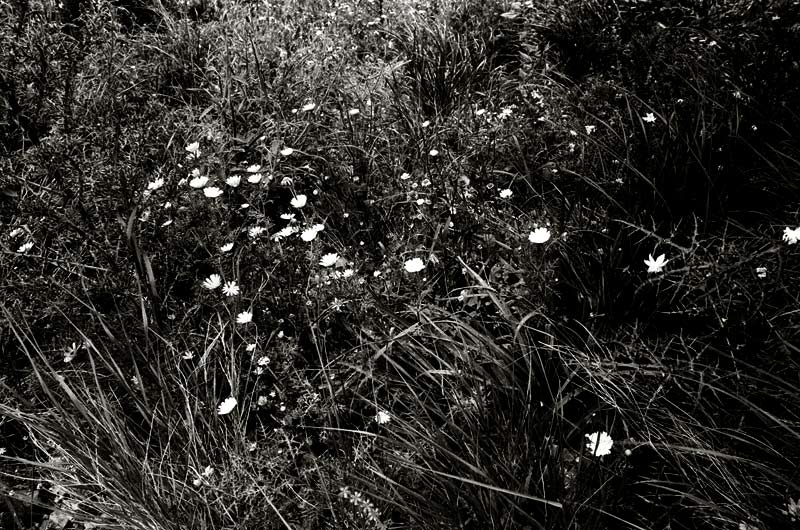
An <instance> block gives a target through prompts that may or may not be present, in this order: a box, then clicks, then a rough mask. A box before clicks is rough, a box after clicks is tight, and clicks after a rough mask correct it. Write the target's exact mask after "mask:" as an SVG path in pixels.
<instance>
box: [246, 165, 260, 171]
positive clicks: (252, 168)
mask: <svg viewBox="0 0 800 530" xmlns="http://www.w3.org/2000/svg"><path fill="white" fill-rule="evenodd" d="M259 171H261V166H260V165H258V164H253V165H252V166H247V172H248V173H258V172H259Z"/></svg>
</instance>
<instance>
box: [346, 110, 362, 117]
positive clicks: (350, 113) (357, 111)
mask: <svg viewBox="0 0 800 530" xmlns="http://www.w3.org/2000/svg"><path fill="white" fill-rule="evenodd" d="M360 113H361V111H360V110H358V109H350V110H348V111H347V114H348V115H349V116H355V115H356V114H360Z"/></svg>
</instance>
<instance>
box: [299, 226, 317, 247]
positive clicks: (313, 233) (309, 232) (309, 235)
mask: <svg viewBox="0 0 800 530" xmlns="http://www.w3.org/2000/svg"><path fill="white" fill-rule="evenodd" d="M317 234H319V230H316V229H315V228H314V227H313V226H312V227H311V228H306V229H305V230H303V233H302V234H300V239H302V240H303V241H305V242H306V243H308V242H309V241H313V240H314V239H316V237H317Z"/></svg>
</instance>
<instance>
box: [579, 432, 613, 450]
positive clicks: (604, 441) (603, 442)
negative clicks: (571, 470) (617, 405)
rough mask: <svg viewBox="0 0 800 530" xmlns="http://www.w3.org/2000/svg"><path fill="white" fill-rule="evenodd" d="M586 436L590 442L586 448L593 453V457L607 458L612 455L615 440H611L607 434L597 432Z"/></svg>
mask: <svg viewBox="0 0 800 530" xmlns="http://www.w3.org/2000/svg"><path fill="white" fill-rule="evenodd" d="M584 436H585V437H586V438H587V439H588V440H589V441H588V442H587V443H586V448H587V449H588V450H589V451H591V452H592V454H593V455H595V456H606V455H608V454H610V453H611V447H612V446H613V445H614V440H612V439H611V437H610V436H609V435H608V433H607V432H605V431H603V432H595V433H592V434H586V435H584Z"/></svg>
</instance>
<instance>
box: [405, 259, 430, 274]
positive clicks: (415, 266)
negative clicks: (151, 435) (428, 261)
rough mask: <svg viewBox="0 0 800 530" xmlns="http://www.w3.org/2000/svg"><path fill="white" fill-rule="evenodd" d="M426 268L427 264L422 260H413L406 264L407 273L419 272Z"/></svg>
mask: <svg viewBox="0 0 800 530" xmlns="http://www.w3.org/2000/svg"><path fill="white" fill-rule="evenodd" d="M424 268H425V262H423V261H422V259H420V258H411V259H410V260H408V261H406V263H405V269H406V272H419V271H421V270H422V269H424Z"/></svg>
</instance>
